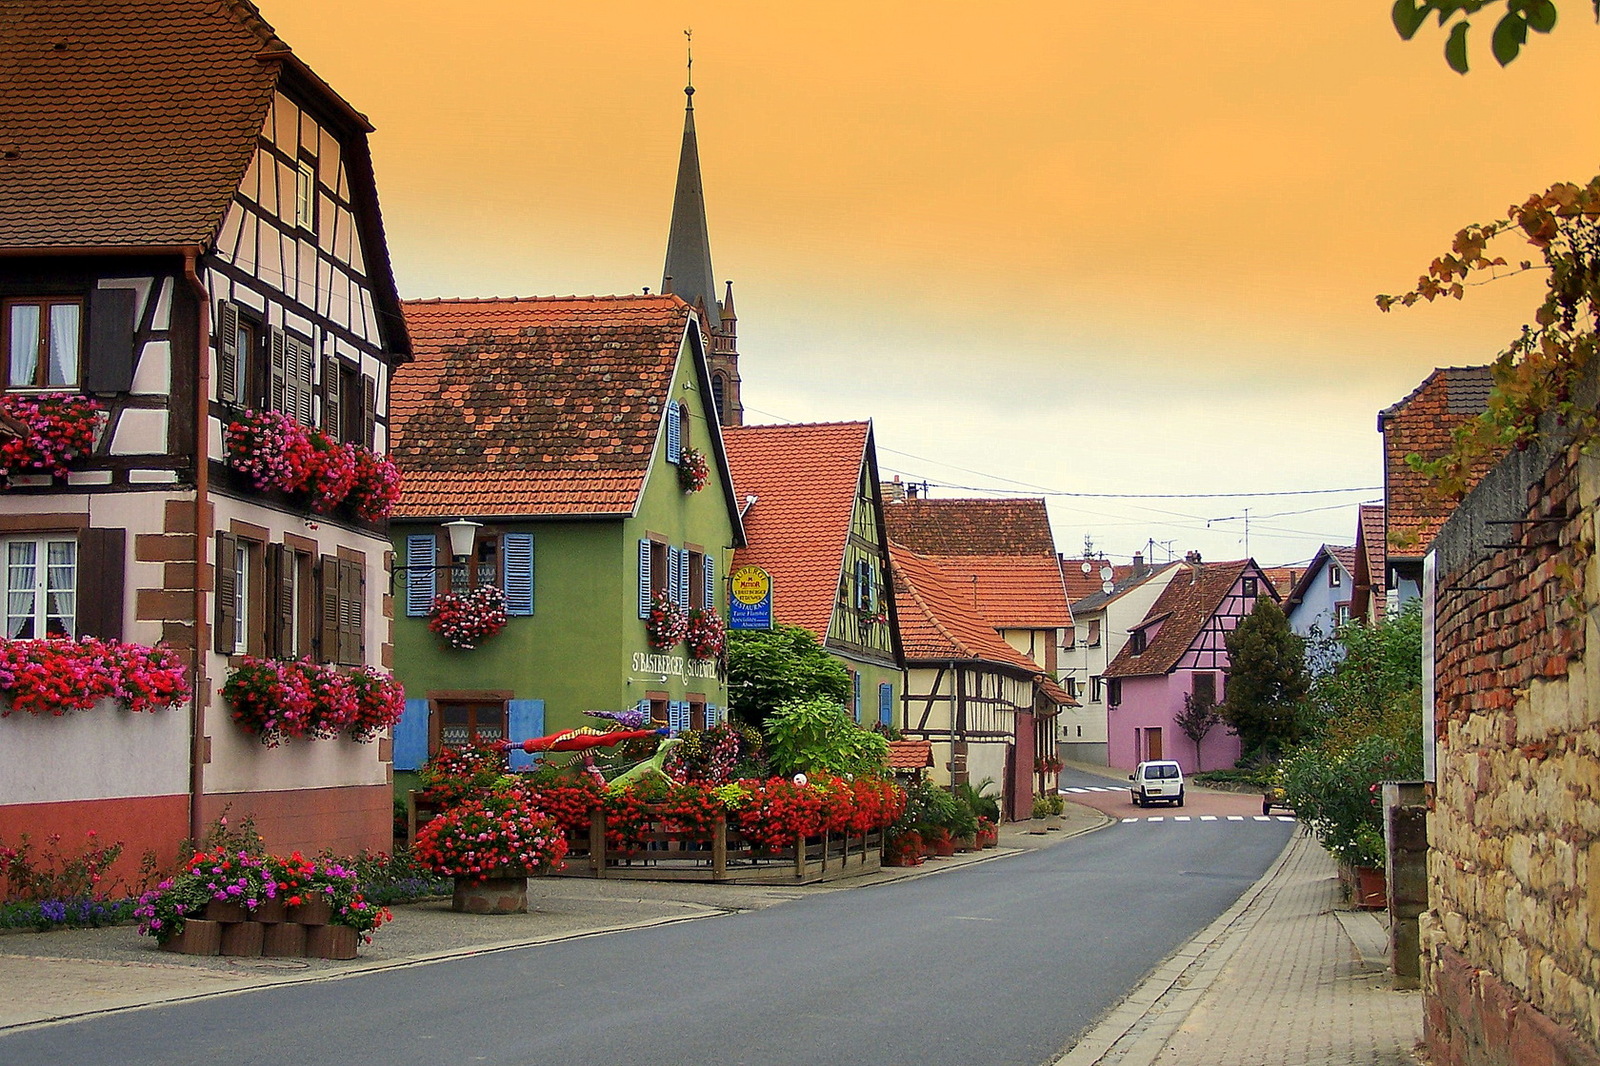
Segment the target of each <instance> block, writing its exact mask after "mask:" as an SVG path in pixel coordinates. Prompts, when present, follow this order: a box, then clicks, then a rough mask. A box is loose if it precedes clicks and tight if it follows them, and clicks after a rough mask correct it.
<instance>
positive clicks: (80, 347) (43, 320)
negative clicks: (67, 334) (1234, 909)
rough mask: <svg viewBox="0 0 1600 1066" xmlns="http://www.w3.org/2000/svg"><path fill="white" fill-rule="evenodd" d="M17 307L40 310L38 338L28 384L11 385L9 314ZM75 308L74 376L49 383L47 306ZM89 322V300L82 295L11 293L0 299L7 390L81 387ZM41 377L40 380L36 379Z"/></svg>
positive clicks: (0, 336)
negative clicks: (17, 294) (76, 321)
mask: <svg viewBox="0 0 1600 1066" xmlns="http://www.w3.org/2000/svg"><path fill="white" fill-rule="evenodd" d="M18 307H37V308H38V309H39V340H38V346H37V350H36V351H35V352H34V357H35V359H36V362H35V364H34V372H33V378H34V380H33V381H32V382H31V383H29V384H13V383H12V381H11V343H12V341H11V331H12V314H13V312H14V311H15V309H16V308H18ZM52 307H74V308H76V309H77V312H78V336H77V350H76V351H74V352H73V356H72V363H73V367H72V368H73V375H72V380H71V381H65V382H52V381H51V380H50V331H51V322H50V308H52ZM88 324H89V308H88V301H87V300H86V299H84V297H82V296H72V295H57V296H13V297H8V298H6V299H4V300H0V360H4V376H0V383H3V384H4V390H5V391H6V392H35V391H39V392H44V391H52V390H56V391H59V390H63V389H65V390H74V389H81V388H82V387H83V372H84V365H83V363H84V353H85V350H86V342H87V337H86V333H87V327H88ZM41 377H43V378H44V380H43V381H42V382H41V381H40V380H39V379H40V378H41Z"/></svg>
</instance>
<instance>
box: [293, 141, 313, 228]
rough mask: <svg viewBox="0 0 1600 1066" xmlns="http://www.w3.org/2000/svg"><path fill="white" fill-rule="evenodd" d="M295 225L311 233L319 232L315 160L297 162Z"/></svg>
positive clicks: (299, 160)
mask: <svg viewBox="0 0 1600 1066" xmlns="http://www.w3.org/2000/svg"><path fill="white" fill-rule="evenodd" d="M294 225H295V228H296V229H303V230H306V231H308V232H310V233H315V232H316V231H317V163H316V160H314V159H297V160H295V169H294Z"/></svg>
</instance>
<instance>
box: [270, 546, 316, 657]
mask: <svg viewBox="0 0 1600 1066" xmlns="http://www.w3.org/2000/svg"><path fill="white" fill-rule="evenodd" d="M264 579H265V586H264V593H265V595H264V599H266V600H267V602H268V603H269V604H270V608H271V609H270V610H269V611H268V619H267V621H266V628H265V640H264V643H265V645H266V654H267V655H268V656H269V657H271V658H274V659H298V658H300V657H301V656H303V655H310V654H311V617H312V598H311V585H312V582H311V556H310V555H309V554H307V553H305V552H299V551H295V550H294V549H293V548H291V547H289V546H288V545H286V544H272V545H268V546H267V549H266V567H265V573H264Z"/></svg>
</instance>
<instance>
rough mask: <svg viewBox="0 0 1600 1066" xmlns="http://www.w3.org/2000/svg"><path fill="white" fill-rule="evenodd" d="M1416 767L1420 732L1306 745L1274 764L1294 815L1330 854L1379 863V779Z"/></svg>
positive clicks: (1403, 775) (1396, 777)
mask: <svg viewBox="0 0 1600 1066" xmlns="http://www.w3.org/2000/svg"><path fill="white" fill-rule="evenodd" d="M1421 773H1422V744H1421V738H1420V736H1418V737H1416V738H1414V739H1412V740H1411V741H1409V742H1406V743H1399V742H1396V741H1395V740H1393V739H1391V738H1389V737H1384V736H1369V737H1366V738H1364V739H1363V740H1360V741H1358V742H1357V743H1355V744H1354V745H1352V746H1351V747H1349V748H1347V749H1344V750H1336V751H1329V750H1327V749H1325V748H1323V747H1321V746H1319V745H1307V746H1305V747H1303V748H1301V749H1300V750H1299V751H1296V752H1295V753H1293V754H1292V755H1290V756H1289V757H1288V758H1286V759H1284V760H1283V762H1282V764H1281V765H1280V766H1279V774H1280V777H1281V780H1282V782H1283V788H1284V793H1285V798H1286V799H1287V801H1288V803H1289V805H1290V806H1291V807H1293V808H1294V811H1295V814H1296V816H1298V817H1299V819H1300V821H1302V822H1304V823H1305V824H1306V825H1307V826H1308V827H1309V828H1310V829H1311V831H1312V832H1313V833H1315V834H1316V836H1317V839H1318V840H1319V841H1321V842H1322V846H1323V847H1325V848H1327V849H1328V851H1330V852H1331V853H1332V854H1333V855H1334V857H1335V858H1337V859H1339V860H1340V861H1341V862H1346V863H1350V864H1351V865H1354V866H1382V865H1383V861H1384V845H1383V800H1382V796H1381V794H1380V786H1381V785H1382V783H1383V782H1385V781H1403V780H1409V779H1412V778H1415V777H1418V776H1419V775H1420V774H1421Z"/></svg>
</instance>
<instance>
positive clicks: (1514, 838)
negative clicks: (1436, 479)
mask: <svg viewBox="0 0 1600 1066" xmlns="http://www.w3.org/2000/svg"><path fill="white" fill-rule="evenodd" d="M1597 490H1600V463H1597V462H1596V460H1594V459H1592V458H1588V457H1584V456H1582V455H1580V453H1579V452H1578V450H1577V449H1576V448H1567V449H1560V448H1545V449H1544V450H1540V449H1538V448H1535V449H1530V450H1529V451H1527V452H1517V453H1513V454H1512V455H1510V456H1508V457H1507V458H1506V459H1505V460H1504V461H1502V462H1501V463H1500V464H1499V465H1498V466H1497V467H1496V468H1495V469H1494V470H1493V471H1492V472H1491V473H1490V474H1489V476H1488V477H1487V478H1485V480H1484V481H1483V483H1482V484H1480V485H1479V487H1478V488H1477V489H1475V490H1474V491H1473V493H1472V494H1471V495H1469V496H1468V497H1467V498H1466V500H1465V501H1463V503H1462V505H1461V506H1460V508H1459V509H1458V510H1457V512H1456V514H1455V515H1454V516H1453V517H1452V518H1451V519H1450V521H1449V523H1448V524H1447V525H1446V526H1445V528H1444V529H1443V530H1442V531H1441V532H1440V534H1439V537H1438V539H1437V540H1436V541H1435V542H1434V546H1435V549H1436V551H1437V552H1438V590H1437V595H1436V599H1435V603H1436V615H1435V618H1436V625H1437V631H1436V641H1435V654H1436V656H1437V678H1438V689H1437V703H1436V721H1435V725H1436V729H1437V735H1438V741H1439V742H1438V747H1437V756H1438V762H1437V780H1436V784H1435V788H1434V793H1433V811H1432V814H1431V815H1430V818H1429V824H1428V838H1429V843H1430V845H1431V847H1432V853H1431V856H1430V861H1429V909H1428V911H1427V912H1426V913H1425V914H1424V915H1423V916H1422V920H1421V946H1422V955H1423V958H1422V962H1423V988H1424V994H1425V1001H1426V1010H1427V1013H1426V1035H1427V1042H1428V1045H1429V1052H1430V1054H1431V1056H1432V1059H1433V1062H1434V1063H1435V1064H1436V1066H1456V1064H1460V1066H1502V1064H1505V1066H1510V1064H1513V1063H1515V1064H1519V1066H1520V1064H1541V1066H1542V1064H1545V1063H1550V1064H1558V1063H1587V1064H1593V1066H1600V1053H1597V1051H1596V1046H1597V1044H1600V662H1591V661H1590V655H1589V649H1590V648H1594V649H1596V650H1597V652H1600V633H1597V632H1595V631H1594V630H1593V627H1594V625H1595V623H1594V621H1593V620H1592V617H1591V611H1592V610H1600V564H1597V562H1596V560H1595V558H1594V517H1595V499H1596V493H1597Z"/></svg>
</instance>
